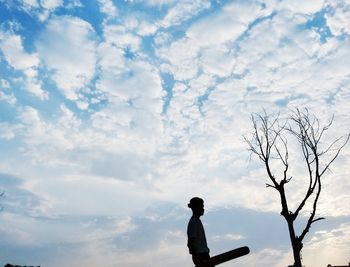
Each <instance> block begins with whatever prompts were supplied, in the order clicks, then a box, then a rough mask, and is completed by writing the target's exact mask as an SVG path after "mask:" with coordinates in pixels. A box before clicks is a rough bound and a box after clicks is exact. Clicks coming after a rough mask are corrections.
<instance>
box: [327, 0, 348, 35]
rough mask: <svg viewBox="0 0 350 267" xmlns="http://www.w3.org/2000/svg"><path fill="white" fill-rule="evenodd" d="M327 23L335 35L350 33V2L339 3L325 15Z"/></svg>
mask: <svg viewBox="0 0 350 267" xmlns="http://www.w3.org/2000/svg"><path fill="white" fill-rule="evenodd" d="M325 17H326V20H327V25H328V27H329V28H330V30H331V32H332V34H334V35H335V36H339V35H343V34H349V33H350V26H349V23H348V21H349V20H350V4H345V3H341V2H340V3H339V4H338V5H337V6H336V7H335V10H334V11H333V12H332V13H330V14H326V15H325Z"/></svg>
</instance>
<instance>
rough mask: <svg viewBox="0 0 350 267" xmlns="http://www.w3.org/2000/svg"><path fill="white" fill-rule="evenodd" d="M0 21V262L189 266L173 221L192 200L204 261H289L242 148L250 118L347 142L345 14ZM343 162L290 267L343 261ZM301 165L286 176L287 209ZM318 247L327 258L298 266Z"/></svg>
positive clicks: (36, 15) (272, 209)
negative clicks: (303, 124) (304, 111)
mask: <svg viewBox="0 0 350 267" xmlns="http://www.w3.org/2000/svg"><path fill="white" fill-rule="evenodd" d="M0 8H1V10H4V12H3V13H4V18H0V23H1V26H0V75H1V76H0V114H1V115H0V148H1V151H4V153H1V155H0V172H1V173H3V174H2V176H1V177H2V178H1V182H2V184H0V192H1V190H4V191H5V192H7V193H6V200H4V202H3V204H4V205H3V206H4V212H2V213H0V217H1V220H0V222H1V223H0V231H1V233H2V235H3V236H6V240H5V241H1V242H0V246H1V249H0V251H5V252H3V254H1V255H0V259H1V260H6V261H8V262H12V261H14V259H17V260H18V262H14V263H18V264H22V265H28V264H36V261H35V260H34V259H35V258H36V259H40V260H41V262H37V264H36V265H44V264H45V265H47V266H62V265H63V264H65V265H72V266H82V265H84V266H96V265H99V264H101V262H103V264H104V265H106V266H114V265H115V264H117V265H123V266H128V267H134V266H135V267H136V266H144V262H148V261H150V262H152V264H153V265H152V266H163V265H167V266H174V267H175V266H185V265H189V264H191V259H190V257H189V255H188V254H187V250H186V246H185V243H186V235H185V228H186V220H187V217H188V216H190V214H189V213H188V211H186V210H185V209H184V208H183V207H186V203H187V201H188V199H189V198H190V197H192V196H194V195H199V196H203V197H204V198H205V205H206V207H207V209H208V213H207V214H206V216H205V217H204V218H203V220H206V223H207V224H206V229H207V231H208V239H209V241H210V244H211V248H212V252H213V253H219V252H222V251H224V250H228V249H231V248H232V246H233V245H234V246H237V247H238V246H241V245H243V244H244V245H246V244H247V245H249V246H251V248H253V250H252V253H251V255H250V256H249V257H245V258H242V259H240V260H238V261H237V262H233V263H232V264H233V266H238V265H245V266H256V265H257V264H258V263H259V264H260V265H261V266H276V267H277V266H287V265H289V264H291V263H292V262H291V252H290V250H289V243H288V241H287V240H288V236H286V234H287V233H286V232H285V229H284V228H283V227H284V225H283V222H282V221H279V219H278V218H279V213H280V205H279V199H278V196H277V195H275V194H273V191H271V189H266V188H265V183H266V181H267V180H266V174H265V170H264V167H263V166H262V165H261V164H260V162H259V161H258V160H257V159H255V158H252V159H250V154H249V152H248V151H247V145H246V144H245V142H244V139H243V136H245V135H247V134H249V133H250V132H251V123H250V121H249V117H250V114H251V113H253V112H261V111H262V110H263V109H265V110H267V112H268V113H273V112H280V113H281V116H285V115H286V114H287V113H288V112H289V110H290V109H293V108H295V107H301V108H303V107H307V108H309V110H310V111H311V112H314V113H315V114H316V115H317V116H318V117H319V118H320V120H321V121H322V122H327V120H328V119H329V118H330V117H331V115H332V114H334V115H335V120H334V122H333V127H331V128H330V130H329V134H328V135H327V136H326V138H325V141H328V140H334V139H336V138H337V137H339V136H340V135H344V134H346V133H348V132H349V131H350V123H349V122H350V120H349V114H350V109H349V105H348V103H349V100H350V94H349V85H350V78H349V77H350V76H349V69H350V66H349V64H350V63H349V62H350V61H349V60H348V58H349V56H350V55H349V53H350V50H349V35H350V29H349V26H348V23H346V22H347V21H348V20H349V10H350V6H349V3H348V2H347V1H342V0H339V1H328V0H324V1H323V0H317V1H308V2H307V3H306V2H305V1H277V0H269V1H254V0H251V1H188V0H181V1H173V0H147V1H110V0H108V1H107V0H99V1H88V2H84V1H69V3H68V2H66V1H15V2H13V4H11V2H10V1H0ZM294 143H295V142H294V141H292V140H290V142H289V144H290V145H291V147H290V152H291V154H293V155H295V154H297V153H298V152H299V150H298V149H299V148H298V147H297V146H295V147H292V145H294ZM322 145H323V144H322ZM294 153H295V154H294ZM349 156H350V152H349V146H346V147H345V148H344V150H343V151H342V153H341V155H340V156H339V158H338V160H337V161H336V162H335V163H334V165H333V168H332V172H330V173H327V175H326V176H325V180H324V183H323V184H324V190H323V192H322V197H321V200H320V205H319V214H320V215H322V216H323V215H326V216H327V217H330V218H329V220H328V221H327V220H326V221H325V222H320V224H319V225H320V226H317V227H320V228H315V229H313V230H312V231H314V232H313V233H311V234H310V239H309V240H307V244H305V253H304V254H305V255H304V258H305V265H307V266H310V267H312V266H320V265H322V264H323V265H326V264H328V263H341V262H344V261H346V260H347V259H346V258H345V256H344V255H346V249H347V242H346V240H347V239H349V231H348V229H347V228H348V225H347V223H346V222H345V220H346V218H348V216H349V215H350V209H349V206H348V205H345V204H344V203H348V202H349V197H348V191H349V189H350V182H349V179H347V177H348V176H349V174H350V169H349V168H348V167H347V166H349ZM291 157H292V156H291ZM294 159H297V156H294ZM295 162H297V161H295ZM303 168H304V166H303V162H297V163H295V164H293V168H291V169H292V170H293V173H294V174H295V178H293V179H294V180H293V181H292V182H293V184H292V182H291V189H288V192H287V193H288V194H289V199H290V202H291V205H292V206H293V204H294V203H297V201H298V200H299V199H300V197H301V196H302V194H303V193H304V190H305V189H304V188H303V187H302V186H299V185H301V184H302V182H303V179H302V178H303V177H304V176H303ZM276 172H277V171H276ZM11 181H12V182H11ZM294 181H295V182H294ZM0 201H2V200H0ZM294 205H295V204H294ZM21 207H22V208H21ZM306 212H307V211H306ZM223 218H225V219H223ZM344 218H345V219H344ZM302 221H303V218H301V222H302ZM8 225H11V226H12V227H11V229H10V228H9V227H8ZM321 225H323V226H324V227H323V226H321ZM271 227H272V228H273V229H275V230H276V231H275V232H274V235H273V236H272V237H271V236H270V237H268V236H266V233H269V231H270V230H271ZM322 227H323V228H322ZM282 228H283V229H282ZM263 230H264V231H265V232H266V233H265V234H264V231H263ZM33 246H34V248H33ZM329 246H331V247H332V255H333V256H332V259H328V258H326V256H325V255H326V253H321V254H318V255H320V256H318V257H317V260H315V259H313V257H314V256H313V255H316V254H317V252H318V251H320V250H321V251H322V248H323V247H325V248H327V247H329ZM306 247H308V248H306ZM5 248H6V249H5ZM18 251H20V252H21V253H20V255H22V256H17V255H19V253H18ZM33 251H34V252H33ZM32 252H33V253H32ZM30 255H32V256H30ZM116 255H118V257H117V256H116ZM28 259H31V260H30V261H31V262H27V261H26V260H28ZM328 260H332V262H328ZM326 261H327V262H326ZM21 262H22V263H21ZM2 263H3V262H1V261H0V264H2ZM4 263H5V262H4Z"/></svg>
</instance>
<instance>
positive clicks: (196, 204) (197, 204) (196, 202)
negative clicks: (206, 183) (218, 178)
mask: <svg viewBox="0 0 350 267" xmlns="http://www.w3.org/2000/svg"><path fill="white" fill-rule="evenodd" d="M203 203H204V201H203V199H201V198H199V197H193V198H191V200H190V203H188V204H187V206H188V207H189V208H191V209H193V208H195V207H200V206H202V205H203Z"/></svg>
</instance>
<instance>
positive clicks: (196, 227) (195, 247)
mask: <svg viewBox="0 0 350 267" xmlns="http://www.w3.org/2000/svg"><path fill="white" fill-rule="evenodd" d="M188 207H189V208H191V209H192V217H191V219H190V221H189V222H188V226H187V237H188V241H187V246H188V249H189V252H190V254H191V255H192V260H193V263H194V264H195V265H200V264H203V263H204V262H206V261H208V260H209V259H210V256H209V248H208V245H207V239H206V237H205V232H204V227H203V224H202V222H201V220H200V219H199V217H201V216H202V215H203V214H204V201H203V199H201V198H199V197H194V198H192V199H191V200H190V203H189V204H188Z"/></svg>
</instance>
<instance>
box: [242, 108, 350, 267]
mask: <svg viewBox="0 0 350 267" xmlns="http://www.w3.org/2000/svg"><path fill="white" fill-rule="evenodd" d="M251 120H252V125H253V129H254V130H253V133H252V135H251V136H250V138H247V137H245V140H246V142H247V143H248V145H249V150H250V151H251V152H252V154H254V155H257V156H258V157H259V159H260V160H261V161H262V162H263V163H264V165H265V169H266V171H267V175H268V177H269V180H270V182H269V183H267V184H266V187H268V188H272V189H274V190H276V191H277V192H278V194H279V197H280V201H281V206H282V211H281V215H282V216H283V217H284V219H285V220H286V222H287V225H288V230H289V237H290V241H291V245H292V249H293V256H294V266H295V267H301V266H302V265H301V250H302V248H303V240H304V238H305V236H306V234H307V233H308V232H309V230H310V227H311V225H312V224H313V223H315V222H317V221H319V220H322V219H324V218H322V217H317V216H316V210H317V204H318V201H319V198H320V194H321V189H322V179H321V178H322V177H323V175H324V174H325V173H326V171H327V170H329V168H330V166H331V164H332V163H333V162H334V160H335V159H336V158H337V157H338V155H339V153H340V151H341V150H342V148H343V147H344V146H345V145H346V143H347V142H348V140H349V135H347V136H342V137H339V138H337V139H335V140H332V141H329V142H328V140H326V141H327V144H324V143H323V141H324V140H323V139H324V136H325V132H326V131H327V130H328V129H329V127H330V126H331V125H332V123H333V117H332V119H331V120H330V121H329V122H328V123H327V124H326V125H324V126H321V125H320V121H319V119H318V118H317V117H316V116H315V115H312V114H310V113H309V111H308V110H307V109H304V110H302V111H301V110H300V109H296V110H295V111H292V112H291V115H290V117H289V118H287V119H285V120H282V119H281V118H280V116H279V114H277V115H268V114H267V113H266V111H264V112H263V114H262V115H261V114H253V115H252V117H251ZM281 122H283V123H281ZM290 137H295V138H296V139H297V141H298V143H299V145H300V148H301V149H300V151H301V152H300V153H301V154H302V155H301V156H302V158H303V160H304V162H305V167H306V170H307V171H306V177H305V179H307V180H306V183H305V184H306V185H308V186H307V188H306V193H305V195H304V196H303V198H302V199H300V202H299V203H294V206H295V207H296V208H295V209H294V210H291V209H290V206H291V205H289V204H290V203H288V198H287V195H286V191H285V186H286V185H287V184H288V183H289V182H290V181H291V179H292V177H291V176H289V173H288V171H289V166H290V162H289V150H288V142H287V140H290V139H288V138H290ZM276 161H277V166H278V167H277V169H276V166H275V165H273V164H271V163H272V162H274V163H276ZM307 203H308V205H311V213H310V215H309V217H308V218H307V221H306V223H305V225H304V226H303V230H302V231H301V233H300V234H297V233H296V232H295V227H294V226H295V225H294V223H295V220H296V219H297V217H298V216H299V215H300V212H301V211H302V209H303V208H304V207H305V205H306V204H307ZM295 204H296V205H295Z"/></svg>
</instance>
